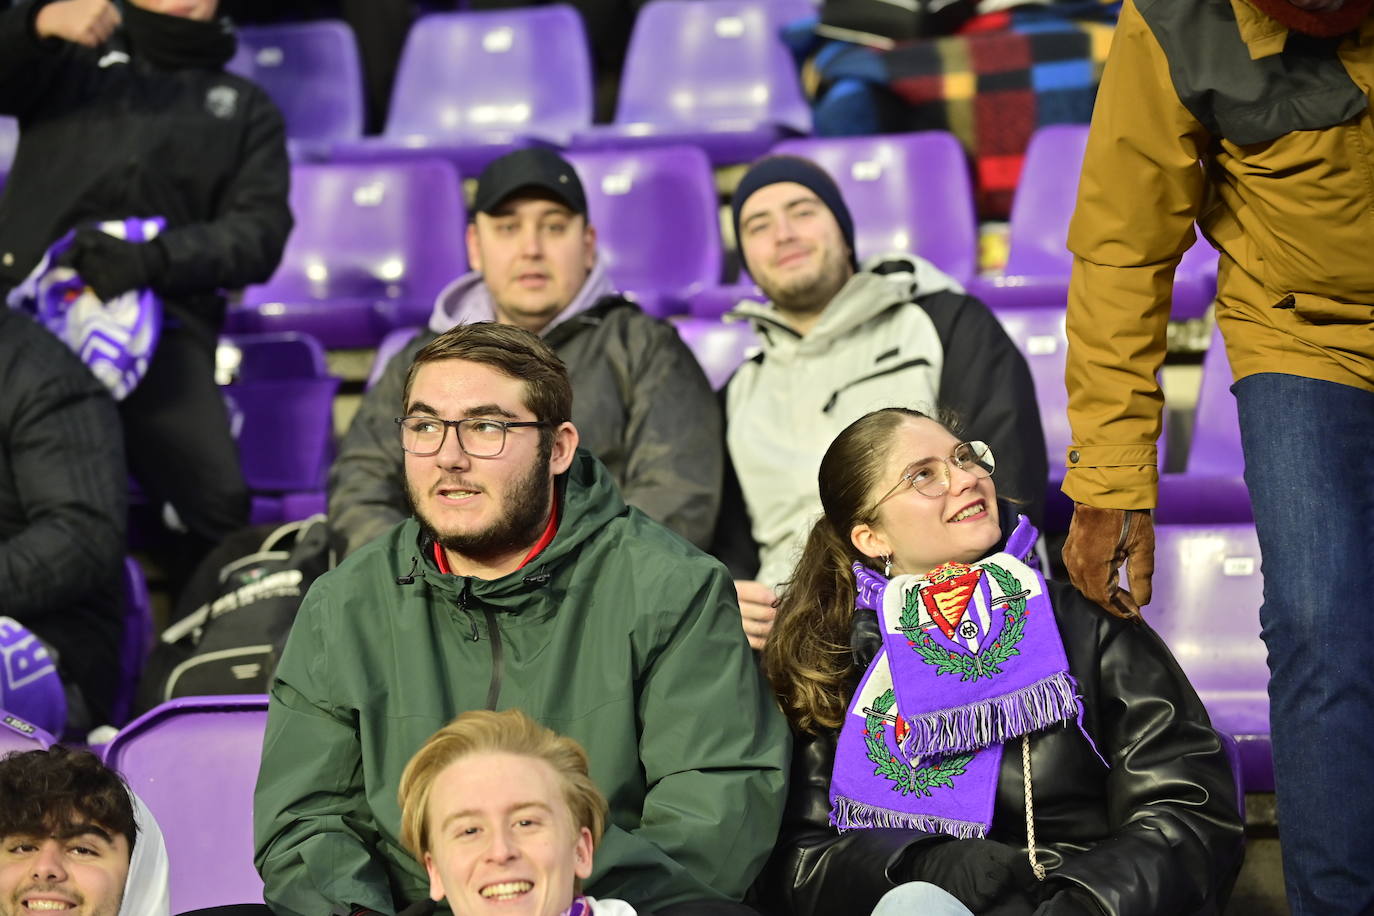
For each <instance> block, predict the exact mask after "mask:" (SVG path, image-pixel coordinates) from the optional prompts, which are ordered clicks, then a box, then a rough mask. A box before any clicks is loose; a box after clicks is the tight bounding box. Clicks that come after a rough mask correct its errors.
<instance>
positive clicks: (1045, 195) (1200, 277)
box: [970, 124, 1217, 319]
mask: <svg viewBox="0 0 1374 916" xmlns="http://www.w3.org/2000/svg"><path fill="white" fill-rule="evenodd" d="M1087 143H1088V126H1087V125H1086V124H1062V125H1055V126H1052V127H1042V128H1040V129H1039V130H1037V131H1036V132H1035V134H1034V135H1033V136H1032V137H1031V141H1030V145H1029V147H1028V148H1027V150H1026V158H1025V162H1024V165H1023V166H1022V170H1021V177H1020V179H1019V181H1018V182H1017V185H1016V195H1015V197H1014V198H1013V200H1012V208H1011V220H1010V229H1009V231H1010V238H1009V241H1008V251H1007V263H1006V267H1005V268H1004V269H1003V271H1002V273H1001V274H999V275H997V276H993V277H979V278H976V279H975V280H974V281H973V283H972V284H971V286H970V292H972V293H974V295H977V296H978V297H979V298H981V299H982V300H983V301H984V302H986V303H988V305H989V306H991V307H992V308H993V309H1002V308H1013V307H1015V308H1024V307H1028V306H1035V307H1050V308H1063V306H1064V304H1065V303H1066V302H1067V301H1068V286H1069V272H1070V270H1071V269H1072V267H1073V255H1072V254H1070V253H1069V250H1068V248H1067V247H1066V246H1067V241H1068V235H1069V221H1070V219H1071V218H1072V217H1073V209H1074V204H1075V202H1076V200H1077V197H1078V175H1079V172H1080V171H1081V170H1082V163H1083V154H1084V150H1085V149H1086V148H1087ZM1216 276H1217V253H1216V251H1215V250H1214V249H1213V248H1212V246H1211V245H1209V244H1207V243H1206V242H1205V241H1203V240H1201V239H1199V240H1197V241H1196V242H1194V244H1193V246H1192V247H1191V248H1189V249H1188V251H1187V253H1186V254H1184V256H1183V260H1182V262H1181V263H1180V264H1179V266H1178V271H1177V273H1176V275H1175V278H1174V298H1173V309H1172V315H1173V317H1174V318H1177V319H1185V318H1197V317H1199V316H1201V315H1202V314H1203V313H1204V312H1205V311H1206V310H1207V306H1209V305H1211V303H1212V299H1213V298H1214V297H1215V296H1216V288H1217V287H1216Z"/></svg>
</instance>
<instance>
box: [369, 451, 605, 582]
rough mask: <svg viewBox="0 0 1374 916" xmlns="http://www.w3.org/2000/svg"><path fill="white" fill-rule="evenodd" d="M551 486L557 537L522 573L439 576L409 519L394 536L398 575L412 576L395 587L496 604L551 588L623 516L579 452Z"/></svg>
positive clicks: (599, 470) (601, 476)
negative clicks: (421, 585) (466, 595)
mask: <svg viewBox="0 0 1374 916" xmlns="http://www.w3.org/2000/svg"><path fill="white" fill-rule="evenodd" d="M554 486H555V489H556V492H557V494H558V502H559V509H558V532H557V533H556V534H555V535H554V538H553V540H552V541H551V542H549V545H548V546H547V547H545V548H544V549H543V550H542V551H540V553H539V556H537V557H535V558H534V559H533V560H531V561H530V562H529V563H528V564H527V565H525V566H524V567H523V568H521V569H517V570H516V571H515V572H512V573H509V574H507V575H505V576H502V577H501V578H499V579H478V578H474V577H471V576H456V575H445V574H444V573H441V572H439V569H438V567H437V566H436V565H435V563H434V553H433V551H434V548H433V543H434V542H433V540H432V539H431V538H429V537H428V536H427V535H425V534H424V532H423V531H422V529H421V528H420V524H419V522H418V521H416V520H415V519H414V518H411V519H409V520H407V521H406V522H405V523H404V524H403V525H402V526H401V528H400V530H399V538H400V539H399V541H398V542H397V543H398V547H397V551H398V553H397V556H396V561H397V562H398V563H400V564H401V566H400V569H401V570H402V571H404V570H407V569H410V570H412V571H411V573H409V574H407V575H403V576H401V577H400V579H399V580H398V585H399V586H400V587H402V588H405V587H407V586H411V585H413V584H414V583H413V582H406V581H404V580H406V579H409V578H412V577H413V578H414V580H415V582H418V580H419V579H420V578H421V577H423V579H424V581H425V583H426V584H428V585H429V586H430V587H432V588H435V589H438V590H439V591H440V592H443V593H445V594H454V593H456V592H457V591H458V589H459V588H460V587H461V588H466V589H468V590H469V591H470V593H471V594H472V595H474V596H476V597H478V598H479V599H491V600H493V601H498V600H500V599H504V598H509V597H510V596H513V595H515V594H517V593H519V592H522V591H526V590H527V589H529V588H530V587H531V586H534V587H538V586H542V585H547V584H549V583H551V582H554V581H555V580H556V579H557V577H558V575H559V573H560V572H561V571H562V570H563V568H564V567H565V566H566V565H567V564H568V562H569V560H571V559H573V558H575V557H576V555H577V553H578V551H579V550H580V549H581V547H582V545H583V543H584V542H585V541H587V539H588V538H590V537H591V536H592V535H594V534H596V533H597V532H598V531H600V530H601V528H602V527H604V526H605V525H606V523H607V522H609V521H610V520H611V519H613V518H615V517H617V516H620V515H624V514H625V513H626V512H627V511H629V507H628V506H626V505H625V501H624V500H623V499H622V498H621V496H620V490H619V489H618V488H617V487H616V485H615V480H614V479H612V477H611V475H610V472H608V471H607V470H606V467H605V466H604V465H603V464H602V463H601V462H600V461H598V460H597V459H596V458H595V457H594V456H593V455H592V454H591V453H590V452H588V451H586V450H584V449H582V448H579V449H578V450H577V454H576V455H575V456H574V457H573V463H572V466H571V467H569V468H568V470H567V471H565V472H564V473H562V474H560V475H559V476H558V477H556V478H554Z"/></svg>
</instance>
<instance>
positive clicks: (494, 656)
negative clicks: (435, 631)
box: [474, 610, 502, 709]
mask: <svg viewBox="0 0 1374 916" xmlns="http://www.w3.org/2000/svg"><path fill="white" fill-rule="evenodd" d="M482 613H483V615H485V616H486V618H487V632H488V633H490V634H491V684H490V685H489V686H488V687H487V707H486V708H487V709H495V708H496V701H497V700H498V699H500V698H501V675H502V671H501V667H502V662H501V655H502V649H501V625H500V624H499V623H497V622H496V613H495V612H494V611H490V610H486V611H483V612H482ZM474 625H475V624H474Z"/></svg>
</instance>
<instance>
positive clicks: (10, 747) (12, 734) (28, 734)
mask: <svg viewBox="0 0 1374 916" xmlns="http://www.w3.org/2000/svg"><path fill="white" fill-rule="evenodd" d="M56 743H57V739H56V738H54V737H53V736H52V735H50V734H48V733H47V732H45V731H43V729H41V728H39V727H38V726H37V725H34V724H33V723H32V722H28V721H25V720H24V719H21V718H19V717H18V716H15V715H11V714H10V713H7V712H5V711H4V710H3V709H0V757H3V756H5V755H6V754H9V753H11V752H15V751H41V750H44V749H45V748H50V747H52V746H53V745H54V744H56Z"/></svg>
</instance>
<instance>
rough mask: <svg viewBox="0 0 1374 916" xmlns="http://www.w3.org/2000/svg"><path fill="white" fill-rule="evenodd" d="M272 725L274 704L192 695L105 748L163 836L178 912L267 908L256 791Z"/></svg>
mask: <svg viewBox="0 0 1374 916" xmlns="http://www.w3.org/2000/svg"><path fill="white" fill-rule="evenodd" d="M266 726H267V697H266V696H220V697H191V698H184V699H178V700H172V701H171V702H168V703H164V704H162V705H161V706H159V707H157V708H156V709H153V710H150V711H149V712H147V713H145V714H143V715H142V716H140V717H138V718H137V719H135V720H134V721H133V722H131V723H129V725H128V726H126V727H125V728H124V729H123V730H122V731H120V733H119V734H118V735H116V736H115V737H114V740H113V741H111V742H110V744H109V746H108V747H107V748H106V751H105V762H106V763H107V764H108V765H109V766H111V767H113V768H114V769H116V770H118V771H119V772H120V773H121V774H123V776H124V778H125V780H126V781H127V782H128V784H129V788H131V789H132V790H133V791H135V792H137V793H138V795H139V797H140V798H142V799H143V801H144V803H146V804H147V806H148V809H149V810H150V811H152V813H153V816H154V817H155V818H157V822H158V826H159V827H161V828H162V835H163V838H164V839H165V840H166V843H167V849H168V850H169V851H170V852H171V853H172V856H171V874H170V881H169V884H170V890H171V904H172V912H173V913H185V912H189V911H191V910H198V909H202V908H205V907H212V906H227V905H230V904H236V903H262V902H263V899H262V879H261V878H259V877H258V873H257V871H256V870H255V869H254V868H253V787H254V784H255V783H256V782H257V777H258V761H259V759H260V758H261V756H262V736H263V731H264V729H265V728H266Z"/></svg>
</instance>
